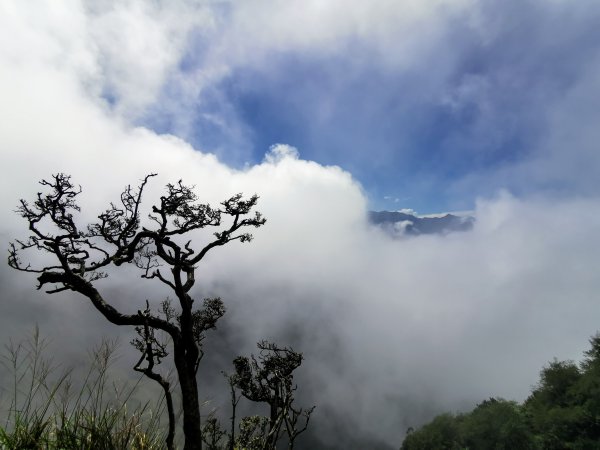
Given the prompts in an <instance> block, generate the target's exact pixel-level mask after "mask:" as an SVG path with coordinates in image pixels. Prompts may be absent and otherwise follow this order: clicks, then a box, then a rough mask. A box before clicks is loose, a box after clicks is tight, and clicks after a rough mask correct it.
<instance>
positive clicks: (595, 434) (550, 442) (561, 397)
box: [402, 334, 600, 450]
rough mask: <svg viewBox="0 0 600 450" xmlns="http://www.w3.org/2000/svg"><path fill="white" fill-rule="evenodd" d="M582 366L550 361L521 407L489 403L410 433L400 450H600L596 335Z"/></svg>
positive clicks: (445, 416)
mask: <svg viewBox="0 0 600 450" xmlns="http://www.w3.org/2000/svg"><path fill="white" fill-rule="evenodd" d="M590 344H591V349H590V350H588V351H586V352H585V358H584V360H583V361H582V362H581V363H580V364H576V363H574V362H573V361H557V360H554V361H552V362H550V363H549V364H548V365H547V366H546V367H544V368H543V369H542V370H541V372H540V381H539V382H538V384H537V385H536V386H535V388H534V389H533V391H532V393H531V395H530V396H529V397H528V398H527V399H526V400H525V402H523V404H518V403H516V402H512V401H507V400H503V399H499V398H490V399H489V400H485V401H484V402H482V403H480V404H479V405H477V407H476V408H475V409H474V410H473V411H471V412H469V413H466V414H458V415H452V414H448V413H446V414H442V415H439V416H437V417H436V418H435V419H434V420H433V421H432V422H430V423H428V424H426V425H424V426H423V427H422V428H420V429H419V430H417V431H412V432H409V433H408V434H407V436H406V438H405V439H404V442H403V444H402V450H425V449H464V448H468V449H507V450H508V449H544V450H559V449H561V450H562V449H581V450H583V449H598V448H600V334H596V335H595V336H593V337H592V338H591V339H590Z"/></svg>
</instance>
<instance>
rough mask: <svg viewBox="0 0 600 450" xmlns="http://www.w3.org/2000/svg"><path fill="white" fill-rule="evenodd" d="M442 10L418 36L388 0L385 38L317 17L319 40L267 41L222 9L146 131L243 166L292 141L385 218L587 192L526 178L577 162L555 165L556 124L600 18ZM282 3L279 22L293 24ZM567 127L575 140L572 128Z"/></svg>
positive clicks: (540, 177)
mask: <svg viewBox="0 0 600 450" xmlns="http://www.w3.org/2000/svg"><path fill="white" fill-rule="evenodd" d="M407 3H408V2H407ZM437 3H441V4H442V6H444V7H443V8H442V7H439V5H437V4H436V5H437V6H438V7H433V6H432V7H431V10H430V11H425V14H424V18H423V17H421V16H419V20H420V21H421V22H422V23H419V24H418V26H419V27H422V28H423V29H421V30H413V29H411V28H410V27H408V30H406V29H404V28H403V26H402V24H400V25H399V26H398V27H396V24H395V23H394V20H393V17H394V14H400V13H403V9H406V6H405V5H404V4H402V3H396V4H395V6H394V2H391V3H390V2H382V5H381V7H382V9H383V10H384V11H383V13H386V12H387V13H389V14H390V15H391V16H392V19H390V23H389V24H387V26H386V24H383V25H381V26H382V28H383V29H384V31H382V32H381V33H379V31H378V30H377V26H378V24H377V23H367V25H364V24H363V27H365V26H367V27H373V28H368V30H367V31H366V32H364V31H363V32H360V31H359V30H360V28H359V27H358V25H357V24H356V23H354V22H351V23H350V24H349V25H348V26H347V27H346V28H343V29H342V31H340V32H338V33H334V34H333V35H332V36H330V35H325V36H319V33H321V34H325V33H324V32H323V29H322V27H321V25H319V23H320V21H321V17H318V16H314V15H311V14H312V12H311V11H310V7H309V8H307V9H308V12H307V13H306V17H305V18H304V20H303V21H301V25H302V26H303V27H305V30H304V32H306V33H313V28H315V29H316V30H317V31H314V33H315V34H316V37H315V38H314V39H313V41H314V42H312V41H311V42H308V43H306V42H303V41H301V40H300V41H299V42H298V41H294V40H293V39H291V40H288V41H286V40H285V38H286V35H285V33H284V32H281V31H280V30H274V31H273V30H270V29H267V30H266V31H264V34H265V36H266V38H265V37H264V36H263V40H261V37H260V36H259V37H257V36H256V33H258V32H257V31H256V30H254V29H252V28H250V29H249V30H247V29H245V28H244V23H245V22H244V20H241V19H240V15H241V14H245V15H246V16H244V19H245V21H251V20H256V22H257V25H256V27H260V26H261V20H263V18H262V16H261V15H260V14H259V13H256V18H253V17H252V14H253V13H252V11H249V10H244V11H241V12H237V15H236V7H235V3H232V4H228V5H229V7H228V8H225V7H220V8H219V9H213V10H212V13H213V14H215V17H217V19H216V23H217V24H218V25H217V26H216V28H215V29H214V30H212V31H210V30H209V31H206V30H205V28H203V27H199V28H195V29H192V31H191V32H190V33H189V34H188V36H187V38H186V43H185V50H184V51H183V52H182V54H181V57H180V59H179V63H178V65H177V69H176V70H174V71H173V72H171V74H170V76H169V77H168V78H167V79H166V81H165V83H164V84H163V86H162V87H161V94H160V96H159V100H158V101H157V102H156V103H155V104H154V105H153V107H152V108H149V109H148V110H146V112H145V113H144V114H143V115H142V116H141V117H139V118H138V123H140V124H143V125H145V126H148V127H150V128H153V129H154V130H156V131H158V132H161V133H172V134H175V135H178V136H180V137H183V138H184V139H186V140H188V141H190V142H191V143H192V144H193V145H194V146H196V147H197V148H199V149H202V150H203V151H210V152H213V153H215V154H216V155H217V156H218V157H219V158H220V159H221V160H222V161H223V162H225V163H227V164H229V165H232V166H234V167H238V168H239V167H243V166H244V165H245V164H250V165H252V164H255V163H258V162H260V161H261V160H262V159H263V157H264V154H265V152H266V151H267V150H268V148H269V147H270V146H271V145H273V144H276V143H284V144H288V145H292V146H294V147H296V148H298V150H299V152H300V155H301V157H302V158H303V159H308V160H313V161H316V162H318V163H321V164H325V165H338V166H340V167H342V168H343V169H345V170H348V171H349V172H351V173H352V174H353V176H354V177H355V178H356V179H357V180H358V181H359V182H360V183H361V184H362V186H363V188H364V189H365V192H366V193H367V195H368V198H369V202H370V207H371V208H374V209H384V208H387V209H398V208H414V209H415V210H417V211H419V212H423V213H426V212H436V211H438V212H439V211H443V210H460V209H470V208H473V206H474V202H475V200H476V198H477V197H479V196H489V195H494V193H495V192H496V191H497V190H499V189H507V190H509V191H510V192H512V193H514V194H515V195H527V194H530V193H537V192H545V191H553V193H554V194H559V195H562V194H567V195H572V194H573V193H583V194H587V193H589V192H590V189H589V186H588V188H586V189H583V192H580V191H582V189H581V186H580V184H581V183H580V182H579V181H577V180H573V179H572V177H570V176H564V174H561V173H560V170H548V171H547V173H541V174H537V175H536V176H532V177H530V176H529V175H528V171H529V169H528V168H527V167H525V166H528V165H530V164H533V165H536V164H537V162H538V161H539V160H540V159H542V160H545V159H547V158H549V159H550V160H552V161H551V164H552V165H554V164H556V165H557V166H554V169H558V168H559V167H560V164H561V162H560V159H561V158H562V157H563V156H565V154H566V153H567V152H568V151H571V150H567V149H563V150H562V152H563V154H562V156H561V155H555V154H553V155H548V154H549V153H551V150H550V149H549V147H550V146H551V145H552V143H551V142H547V138H548V135H549V134H551V133H552V132H553V131H556V130H550V127H553V126H555V124H554V123H553V122H552V121H553V118H554V116H555V115H556V114H557V113H558V114H565V115H567V116H570V117H573V116H575V115H577V114H578V110H577V108H578V107H579V106H580V105H578V104H572V103H568V102H565V99H566V98H567V97H568V96H569V93H570V92H571V91H572V90H574V89H577V88H578V87H579V86H581V85H582V84H584V83H587V82H589V80H586V77H587V78H593V77H595V76H596V74H597V61H598V59H599V53H598V51H599V45H598V42H600V32H599V31H598V30H600V13H599V12H600V6H598V5H597V4H596V3H594V2H591V1H583V0H582V1H578V2H575V3H573V2H563V1H551V2H547V1H539V0H527V1H506V2H501V3H498V2H491V1H478V2H467V3H465V2H437ZM278 5H279V8H273V11H271V12H272V14H273V17H272V18H271V19H272V20H282V21H283V20H285V19H286V18H289V15H286V13H287V11H285V9H286V7H285V6H281V5H282V4H281V3H278ZM349 5H350V6H349V7H348V9H349V10H350V11H349V16H350V15H351V14H350V13H352V8H353V6H352V3H350V4H349ZM432 5H433V3H432ZM386 8H387V10H389V11H387V10H386ZM240 9H242V8H240ZM259 9H260V8H259ZM425 9H427V8H425ZM383 13H382V14H383ZM294 14H300V15H302V13H301V12H300V13H298V12H297V11H294ZM278 15H279V16H281V17H278ZM376 18H381V17H380V16H377V17H376ZM327 20H330V21H331V22H336V21H340V22H343V21H344V20H345V19H344V18H343V17H341V18H334V19H331V18H327ZM369 20H371V19H370V18H367V19H366V21H367V22H368V21H369ZM372 20H375V19H372ZM240 23H241V25H240ZM282 26H284V27H285V26H286V24H285V23H283V25H282ZM289 26H290V27H295V26H298V24H297V23H294V22H293V21H291V22H290V23H289ZM334 26H335V23H333V24H332V23H327V24H326V27H334ZM320 27H321V28H320ZM428 27H429V28H430V29H428ZM405 28H406V27H405ZM300 32H302V31H300ZM282 33H283V35H282ZM407 33H409V34H410V35H409V36H408V41H409V42H408V44H403V43H402V42H403V40H406V39H407ZM278 40H281V41H282V43H278ZM273 42H275V44H274V43H273ZM215 48H219V49H221V50H220V53H219V55H218V56H215V53H216V51H215V50H214V49H215ZM232 48H233V50H232ZM223 49H224V50H223ZM236 49H237V50H236ZM236 51H237V52H241V53H242V56H240V55H239V54H236ZM252 52H256V54H257V57H256V58H253V57H252ZM217 63H219V64H222V65H225V66H227V71H226V73H224V74H222V75H219V76H218V77H215V78H213V79H212V80H210V82H208V83H204V85H203V86H202V88H201V89H197V90H195V91H194V92H193V94H192V95H190V91H189V89H188V88H187V87H182V85H184V84H186V83H189V80H190V79H197V78H198V77H202V76H203V73H205V72H210V71H211V70H212V69H213V67H214V66H215V65H216V64H217ZM583 87H584V88H585V89H589V92H588V95H589V97H588V98H584V99H581V101H585V102H591V103H592V104H594V105H595V104H596V103H598V93H597V91H594V89H593V86H583ZM180 100H181V101H180ZM173 104H176V105H177V106H176V107H169V106H168V105H173ZM182 104H185V105H186V107H185V109H182V108H181V105H182ZM165 105H167V106H165ZM581 107H582V108H583V107H584V106H583V105H581ZM182 116H185V117H184V118H182ZM182 121H184V122H185V126H182V125H181V122H182ZM561 126H563V127H564V128H565V129H566V132H568V133H571V132H572V133H574V134H577V130H576V129H575V127H574V126H573V125H572V124H570V123H563V124H561ZM577 126H585V124H583V125H580V124H578V125H577ZM569 127H572V129H571V128H569ZM554 159H558V161H554ZM583 165H584V166H586V165H587V164H586V162H585V161H583ZM595 186H596V185H595V184H594V187H595Z"/></svg>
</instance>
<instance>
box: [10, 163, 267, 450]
mask: <svg viewBox="0 0 600 450" xmlns="http://www.w3.org/2000/svg"><path fill="white" fill-rule="evenodd" d="M154 175H155V174H151V175H148V176H146V177H145V178H144V180H143V181H142V182H141V184H140V186H139V187H138V188H137V189H134V188H132V187H131V186H127V187H126V188H125V190H124V191H123V193H122V194H121V199H120V204H111V205H110V207H109V208H108V209H107V210H106V211H105V212H103V213H102V214H100V215H99V216H98V222H96V223H93V224H91V225H88V226H87V228H85V229H80V228H79V226H78V224H77V223H76V221H75V219H74V217H73V213H74V212H78V211H80V208H79V206H78V204H77V202H76V199H77V196H78V195H79V194H80V192H81V188H80V187H78V186H76V185H74V184H73V183H72V182H71V178H70V176H68V175H65V174H57V175H54V176H53V177H52V179H50V180H48V181H47V180H42V181H41V182H40V184H41V185H42V186H43V187H44V188H45V189H46V190H47V191H48V192H46V193H41V192H40V193H38V194H37V197H36V199H35V200H34V201H33V203H29V202H27V201H25V200H21V202H20V205H19V207H18V209H17V212H18V213H19V214H20V215H21V216H22V217H23V218H24V219H25V220H27V222H28V224H29V230H30V232H31V234H30V236H29V238H28V239H27V240H17V241H15V242H13V243H12V244H11V245H10V248H9V257H8V263H9V265H10V266H11V267H13V268H14V269H17V270H20V271H24V272H30V273H35V274H37V275H38V278H37V279H38V283H39V284H38V289H41V288H42V287H45V286H47V285H50V286H51V287H50V288H49V289H48V290H47V291H46V292H47V293H49V294H56V293H59V292H63V291H74V292H77V293H79V294H81V295H83V296H84V297H87V298H88V299H89V300H90V301H91V302H92V304H93V305H94V307H95V308H96V309H97V310H98V311H99V312H100V313H101V314H102V315H103V316H104V317H106V319H108V320H109V321H110V322H112V323H114V324H116V325H130V326H134V327H137V331H138V335H139V338H138V339H137V341H134V344H135V345H136V346H137V347H138V349H139V350H140V352H141V353H142V357H141V358H140V361H138V363H137V364H136V370H139V371H141V372H143V373H145V374H146V375H147V376H148V377H150V378H152V379H154V380H156V381H157V382H158V383H159V384H160V385H161V386H162V388H163V389H164V391H165V393H170V384H169V383H168V381H167V380H166V378H164V377H163V376H162V375H160V374H158V373H157V372H156V371H155V365H156V364H158V363H160V361H161V359H162V358H164V357H165V356H166V347H165V344H163V343H161V342H160V341H159V340H158V339H157V338H156V335H155V332H156V331H161V332H164V333H165V334H166V335H168V336H169V337H170V339H171V341H172V348H173V361H174V364H175V369H176V373H177V380H178V382H179V386H180V389H181V401H182V410H183V433H184V437H185V445H184V449H185V450H192V449H201V448H202V431H201V423H200V405H199V399H198V385H197V380H196V373H197V370H198V364H199V363H200V360H201V359H202V356H203V351H202V341H203V339H204V333H205V332H206V331H207V330H210V329H212V328H214V327H215V324H216V322H217V320H218V319H219V318H220V317H221V316H222V315H223V314H224V312H225V309H224V306H223V303H222V301H221V300H220V299H218V298H216V299H205V300H204V304H203V308H201V309H194V299H193V298H192V297H191V295H190V290H191V289H192V287H193V286H194V284H195V273H196V268H197V265H198V263H200V262H201V261H202V259H203V258H204V257H205V256H206V254H207V253H208V252H209V251H210V250H212V249H214V248H216V247H219V246H222V245H225V244H227V243H229V242H232V241H236V240H238V241H240V242H248V241H250V240H251V239H252V235H251V234H249V233H247V232H244V231H243V230H244V229H246V228H247V227H260V226H261V225H263V224H264V223H265V219H264V218H263V217H262V216H261V215H260V213H258V212H255V213H253V214H251V211H252V209H253V208H254V206H255V205H256V203H257V200H258V197H257V196H256V195H254V196H252V197H250V198H249V199H247V200H246V199H243V198H242V195H241V194H238V195H235V196H233V197H231V198H229V199H228V200H225V201H224V202H222V203H221V205H220V207H219V208H212V207H210V206H209V205H208V204H202V203H198V202H197V197H196V194H195V193H194V192H193V190H192V188H191V187H188V186H186V185H184V184H182V182H181V181H179V182H178V183H176V184H168V185H167V186H166V194H165V195H163V196H162V197H160V201H159V202H158V204H156V205H154V206H152V209H151V211H152V213H151V214H149V216H148V218H149V220H148V221H146V222H149V225H147V224H144V225H142V220H141V212H140V207H141V201H142V193H143V191H144V188H145V186H146V184H147V183H148V181H149V179H150V178H151V177H153V176H154ZM223 219H229V221H228V222H227V225H224V224H223ZM207 227H214V228H215V229H217V231H216V232H215V233H214V239H213V240H211V241H210V242H209V243H208V244H206V245H204V246H203V247H202V248H201V249H200V250H199V251H196V250H194V249H193V248H192V246H191V241H184V240H183V238H184V237H185V235H186V234H187V233H189V232H191V231H194V230H197V229H202V228H207ZM30 249H31V250H37V251H39V252H42V253H46V254H50V255H51V256H52V257H53V258H54V263H50V264H48V265H44V266H42V267H35V266H32V265H31V264H29V263H24V262H23V261H22V259H21V254H22V252H23V251H26V250H30ZM126 263H133V264H135V265H136V266H137V267H139V268H140V269H141V270H142V275H141V276H142V278H145V279H148V280H155V281H158V282H160V283H162V284H164V285H165V286H167V287H168V288H169V289H170V290H171V291H172V292H173V294H174V296H175V297H176V302H177V304H178V308H177V309H175V308H174V307H173V306H172V305H171V303H169V302H165V303H163V305H162V311H161V313H158V314H157V313H153V312H152V311H151V310H150V308H149V307H148V305H146V308H145V310H144V311H138V313H137V314H126V313H123V312H121V311H118V310H117V309H116V308H115V307H114V306H113V305H111V303H110V302H109V301H108V300H107V299H106V298H105V297H104V295H103V294H102V293H101V292H100V291H99V290H98V289H97V287H96V283H95V282H96V281H98V280H99V279H101V278H105V277H106V276H107V274H106V272H105V271H104V270H103V269H105V268H107V267H108V266H109V265H114V266H121V265H123V264H126ZM163 267H167V268H168V270H163ZM169 395H170V394H169ZM169 398H170V397H167V402H169ZM171 412H172V405H171ZM168 439H169V442H168V443H167V446H168V447H169V448H172V446H173V443H172V433H171V432H170V433H169V437H168Z"/></svg>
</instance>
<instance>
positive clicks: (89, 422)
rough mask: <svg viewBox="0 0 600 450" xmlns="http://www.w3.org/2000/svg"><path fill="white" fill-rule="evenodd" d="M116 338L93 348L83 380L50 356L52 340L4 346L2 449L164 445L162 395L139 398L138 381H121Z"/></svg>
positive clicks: (145, 449) (113, 449)
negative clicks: (6, 379)
mask: <svg viewBox="0 0 600 450" xmlns="http://www.w3.org/2000/svg"><path fill="white" fill-rule="evenodd" d="M115 348H116V343H115V342H110V341H104V342H102V343H101V344H100V345H99V346H98V347H97V348H96V349H94V350H93V351H92V352H91V355H90V356H91V362H90V364H89V367H88V370H87V371H86V373H85V374H83V377H82V382H81V383H77V382H76V381H74V380H76V379H77V377H76V376H75V374H73V372H72V371H71V370H62V371H61V370H60V368H59V367H58V366H56V365H53V364H52V363H51V360H50V358H48V357H46V356H45V355H46V353H47V350H48V343H47V341H46V340H44V339H42V338H41V337H40V335H39V332H38V330H37V329H36V330H35V332H34V333H33V336H32V337H31V339H29V340H26V341H22V342H18V343H11V344H9V345H7V346H6V352H5V354H4V355H3V358H2V363H3V365H4V368H5V369H6V371H7V372H8V373H9V374H10V377H11V381H10V383H6V384H10V387H9V388H8V389H7V390H4V389H3V390H2V396H1V397H0V411H2V414H3V417H2V422H1V423H0V449H2V450H4V449H6V450H8V449H10V450H13V449H31V450H38V449H39V450H42V449H44V450H59V449H81V450H92V449H95V450H96V449H98V450H99V449H106V450H125V449H132V450H152V449H161V448H163V447H164V444H163V443H164V433H163V431H162V429H161V427H160V426H159V425H160V424H159V422H160V418H161V416H162V410H163V409H164V406H163V401H162V400H161V399H159V400H158V401H156V402H155V403H150V402H148V403H143V404H142V403H140V402H139V401H138V400H137V399H136V394H137V391H138V389H139V387H140V385H139V381H138V383H136V384H135V385H133V386H127V385H118V384H116V382H115V381H114V377H112V376H110V375H111V373H110V366H111V364H112V362H113V360H114V354H115Z"/></svg>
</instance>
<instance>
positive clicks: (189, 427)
mask: <svg viewBox="0 0 600 450" xmlns="http://www.w3.org/2000/svg"><path fill="white" fill-rule="evenodd" d="M180 347H181V344H179V345H174V356H175V367H176V369H177V376H178V378H179V385H180V387H181V406H182V409H183V435H184V442H185V443H184V447H183V450H202V429H201V424H200V403H199V401H198V383H197V381H196V372H195V369H194V367H193V366H191V367H190V365H189V364H188V362H187V360H186V357H185V355H184V351H183V349H182V348H180Z"/></svg>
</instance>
